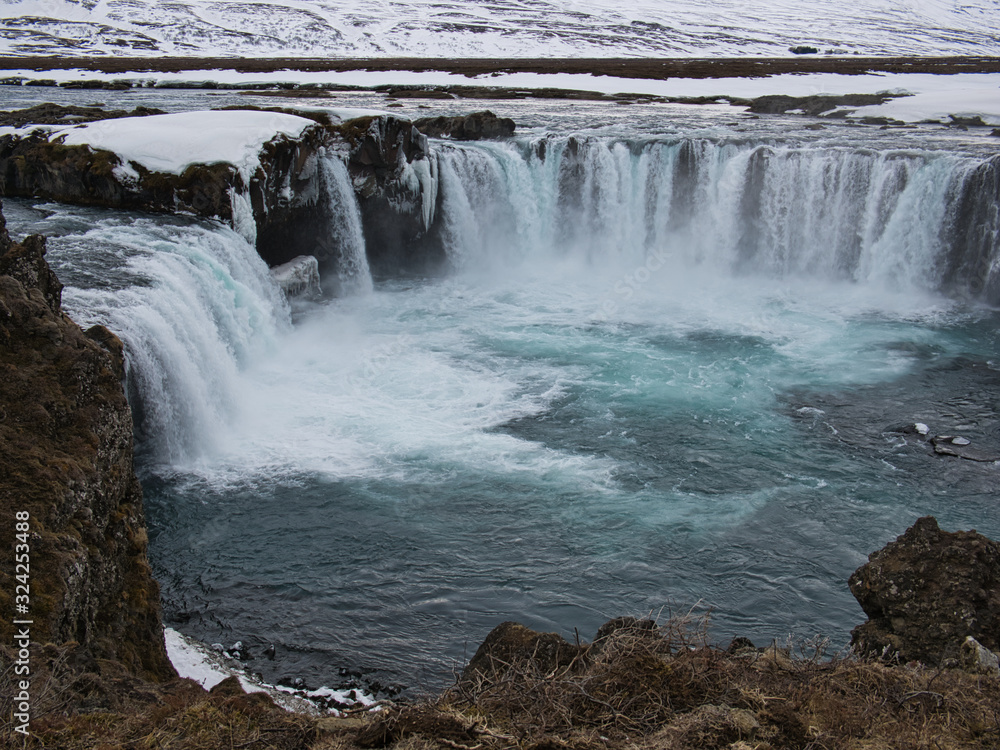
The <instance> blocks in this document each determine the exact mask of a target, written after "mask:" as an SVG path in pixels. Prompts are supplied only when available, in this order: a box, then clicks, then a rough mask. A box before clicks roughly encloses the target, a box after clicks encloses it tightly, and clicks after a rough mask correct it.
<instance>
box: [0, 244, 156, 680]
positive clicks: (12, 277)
mask: <svg viewBox="0 0 1000 750" xmlns="http://www.w3.org/2000/svg"><path fill="white" fill-rule="evenodd" d="M0 253H2V254H0V383H2V388H0V520H2V523H0V548H2V549H5V550H13V549H14V545H15V541H16V542H17V543H21V544H23V543H24V542H23V540H15V538H14V534H15V518H16V515H15V514H17V513H21V514H24V513H27V514H28V516H29V519H30V520H29V521H28V523H29V532H28V534H29V536H28V540H27V544H28V547H29V548H30V587H31V588H30V606H29V611H28V613H27V616H28V618H29V619H31V620H32V621H33V624H32V626H31V640H32V641H33V642H36V643H46V642H51V643H56V644H61V643H70V642H75V643H76V644H78V650H81V651H82V652H83V653H85V654H86V655H87V658H90V659H112V660H117V661H119V662H121V664H122V665H123V666H124V668H125V669H126V670H127V671H128V672H130V673H131V674H134V675H137V676H140V677H143V678H147V679H154V680H162V679H167V678H170V677H172V676H173V675H174V673H173V668H172V667H171V666H170V663H169V662H168V660H167V656H166V651H165V649H164V644H163V632H162V625H161V621H160V602H159V588H158V586H157V584H156V581H155V580H153V577H152V573H151V571H150V568H149V564H148V562H147V559H146V545H147V535H146V527H145V520H144V516H143V508H142V490H141V488H140V486H139V483H138V481H137V479H136V477H135V473H134V471H133V465H132V415H131V412H130V411H129V406H128V403H127V402H126V400H125V393H124V389H123V387H122V383H121V374H122V370H123V363H122V359H121V355H122V347H121V342H120V341H119V340H118V338H117V337H116V336H114V334H112V333H111V332H110V331H108V330H107V329H106V328H103V327H101V326H95V327H94V328H91V329H90V330H89V331H88V332H87V333H84V332H83V331H82V330H81V329H80V327H79V326H77V325H76V324H75V323H74V322H73V321H72V320H70V319H69V318H68V317H67V316H66V315H64V314H63V313H62V311H61V309H60V297H61V290H62V285H61V284H60V283H59V280H58V279H57V278H56V277H55V274H53V273H52V271H51V270H50V269H49V267H48V265H47V264H46V262H45V259H44V257H43V256H44V253H45V241H44V239H43V238H41V237H29V238H28V239H26V240H24V241H23V242H22V243H19V244H14V243H11V242H10V241H9V239H8V238H7V235H6V231H2V230H0ZM22 518H23V515H22ZM13 573H14V570H13V566H12V565H5V566H3V567H2V568H0V607H2V608H3V610H4V611H5V612H14V600H13V595H14V592H15V585H14V583H15V582H14V580H13V578H12V575H13ZM12 627H13V626H12V624H11V618H9V617H8V618H4V619H3V620H2V621H0V643H3V644H8V645H9V644H11V643H12V642H13V641H12V637H13V632H12Z"/></svg>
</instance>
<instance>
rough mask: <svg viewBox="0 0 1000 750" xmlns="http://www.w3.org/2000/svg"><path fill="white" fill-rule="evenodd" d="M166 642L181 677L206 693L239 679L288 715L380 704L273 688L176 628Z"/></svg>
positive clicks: (352, 693)
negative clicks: (336, 705)
mask: <svg viewBox="0 0 1000 750" xmlns="http://www.w3.org/2000/svg"><path fill="white" fill-rule="evenodd" d="M163 640H164V642H165V644H166V647H167V657H168V658H169V659H170V663H171V664H173V665H174V669H176V670H177V674H178V676H180V677H184V678H187V679H190V680H194V681H195V682H197V683H198V684H199V685H201V686H202V687H203V688H205V689H206V690H211V689H212V688H213V687H215V686H216V685H218V684H219V683H220V682H222V681H223V680H225V679H227V678H229V677H235V678H236V679H237V680H239V682H240V685H241V686H242V687H243V689H244V690H245V691H246V692H248V693H267V694H268V695H269V696H271V699H272V700H273V701H274V702H275V703H276V704H277V705H279V706H281V707H282V708H283V709H285V710H286V711H294V712H296V713H308V714H333V715H340V711H337V710H335V709H329V710H322V709H320V708H319V706H318V705H317V702H314V701H313V700H310V699H318V702H321V703H323V704H328V703H330V702H336V703H339V704H342V705H348V706H354V707H357V708H370V707H374V706H375V704H376V703H377V701H376V700H375V698H374V697H372V696H371V695H368V694H366V693H364V692H362V691H360V690H356V689H347V690H335V689H333V688H328V687H321V688H319V689H317V690H295V689H294V688H288V687H284V686H280V685H269V684H267V683H266V682H263V681H261V680H260V679H258V678H257V677H255V676H254V675H251V674H250V673H249V672H247V671H246V670H245V669H243V668H242V667H240V666H236V664H238V663H237V662H233V661H232V660H228V659H226V658H225V657H223V656H222V655H221V654H219V653H217V652H216V651H213V650H212V649H211V648H210V647H208V646H206V645H205V644H204V643H199V642H198V641H196V640H194V639H193V638H189V637H188V636H186V635H184V634H183V633H179V632H177V631H176V630H174V629H173V628H164V629H163Z"/></svg>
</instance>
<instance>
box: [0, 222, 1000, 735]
mask: <svg viewBox="0 0 1000 750" xmlns="http://www.w3.org/2000/svg"><path fill="white" fill-rule="evenodd" d="M0 215H2V214H0ZM44 252H45V243H44V239H43V238H41V237H29V238H27V239H25V240H23V241H22V242H20V243H13V242H11V241H10V239H9V238H8V237H7V233H6V231H5V230H4V229H3V222H2V219H0V374H2V377H0V384H2V388H0V460H2V462H3V467H2V472H0V547H2V548H3V549H4V550H9V551H10V552H7V553H6V559H5V560H4V562H3V565H2V566H0V608H2V611H3V617H2V618H0V635H2V641H0V736H2V737H3V742H4V743H5V746H8V747H26V748H60V749H62V750H75V749H77V748H80V749H82V748H129V749H133V748H134V749H135V750H138V749H139V748H178V749H180V748H192V749H196V750H197V749H200V748H204V749H205V750H209V749H211V750H216V749H218V748H288V749H289V750H292V749H297V748H301V749H302V750H334V749H347V748H383V747H391V748H396V749H397V750H423V749H425V748H426V750H438V749H445V748H449V749H451V750H456V749H457V750H492V749H494V748H495V749H496V750H500V749H501V748H519V749H521V750H555V749H557V748H558V749H561V748H581V749H590V748H593V750H598V749H606V750H631V749H633V748H637V749H645V748H650V749H653V748H663V749H664V750H669V749H673V748H677V749H689V750H695V749H698V750H702V749H705V748H726V749H727V750H768V749H774V748H797V749H801V750H818V749H820V748H823V749H824V750H834V749H835V748H836V749H839V748H844V749H845V750H882V749H884V748H893V749H898V750H904V748H905V749H906V750H912V749H914V748H916V749H921V750H923V749H926V750H951V749H953V748H981V749H985V748H996V747H998V746H1000V708H998V707H1000V666H998V660H997V656H996V654H995V653H993V651H992V650H991V649H995V648H997V641H998V635H1000V633H998V619H997V615H998V600H1000V596H998V591H1000V544H997V543H996V542H994V541H992V540H989V539H986V538H985V537H983V536H981V535H979V534H977V533H976V532H974V531H961V532H947V531H942V530H941V529H940V528H939V527H938V524H937V522H936V521H935V520H934V519H933V518H930V517H927V518H922V519H920V520H918V521H917V522H916V523H915V524H914V525H913V526H912V527H911V528H910V529H909V530H907V532H906V533H905V534H903V535H902V536H900V537H899V538H898V539H897V540H896V541H894V542H892V543H891V544H889V545H887V546H886V547H885V548H884V549H883V550H880V551H879V552H876V553H873V554H872V555H871V556H870V559H869V562H868V564H867V565H865V566H863V567H862V568H860V569H859V570H858V572H856V573H855V575H854V576H852V579H851V588H852V591H854V593H855V595H856V596H858V598H859V601H861V603H862V606H863V607H864V609H865V611H866V613H867V614H868V615H869V617H870V621H869V623H867V624H866V625H864V626H861V627H859V628H857V629H856V630H855V634H854V638H855V645H856V646H857V653H852V654H848V655H839V656H835V657H833V658H827V657H826V655H825V653H824V644H823V643H822V642H813V643H805V644H799V645H797V646H796V645H794V644H783V645H779V644H776V643H774V644H771V645H768V646H764V647H757V646H755V645H754V644H753V643H751V642H750V641H748V640H747V639H745V638H737V639H735V640H734V641H733V642H732V643H731V644H729V645H728V646H726V647H721V646H718V645H713V644H711V643H710V642H709V640H708V636H707V632H708V631H707V623H706V622H705V621H703V620H692V619H690V618H683V617H681V618H675V619H672V620H669V621H667V622H663V623H657V622H653V621H650V620H638V619H635V618H628V617H623V618H618V619H615V620H612V621H610V622H608V623H606V624H605V625H604V626H602V627H601V628H600V629H599V630H598V632H597V633H596V634H595V635H594V637H593V640H592V641H591V642H590V643H584V642H580V641H579V640H575V641H574V642H569V641H567V640H565V639H564V638H563V637H562V636H560V635H557V634H554V633H537V632H534V631H531V630H529V629H527V628H525V627H524V626H522V625H519V624H517V623H514V622H506V623H502V624H500V625H498V626H497V627H496V628H495V629H494V631H493V632H492V633H490V634H489V636H488V637H487V638H486V640H485V641H484V642H483V644H482V646H481V647H480V648H479V649H478V651H477V652H476V654H475V655H474V657H473V658H472V660H471V661H470V662H469V664H468V665H467V666H466V668H465V669H464V671H463V672H462V674H461V675H460V676H459V677H458V678H457V680H456V682H455V684H454V685H453V686H452V687H450V688H449V689H447V690H445V691H444V692H443V693H441V694H440V695H437V696H431V697H427V698H425V699H423V700H417V701H412V702H410V703H407V704H392V703H385V704H383V705H382V706H380V708H381V710H380V711H377V712H369V713H364V714H361V713H359V714H354V715H349V716H346V717H336V718H335V717H317V716H311V715H301V714H294V713H288V712H285V711H284V710H282V709H280V708H278V707H276V706H275V705H274V704H273V703H272V701H271V699H270V698H269V697H267V696H265V695H261V694H252V695H247V694H245V693H244V692H243V690H242V688H241V687H240V686H239V684H238V683H237V681H236V680H235V678H230V679H229V680H226V681H224V682H223V683H220V684H219V685H218V686H216V687H215V688H214V689H213V690H211V691H210V692H206V691H204V690H203V689H201V688H200V687H199V686H198V685H197V684H196V683H194V682H192V681H190V680H181V679H177V678H176V677H175V675H174V673H173V669H172V668H171V666H170V665H169V663H168V662H167V661H166V658H165V653H164V648H163V638H162V632H161V630H160V628H161V622H160V612H159V602H158V596H157V589H156V583H155V581H154V580H153V579H152V577H151V575H150V572H149V566H148V564H147V562H146V556H145V548H146V528H145V525H144V521H143V514H142V498H141V489H140V488H139V485H138V482H137V481H136V478H135V474H134V471H133V467H132V441H131V419H130V416H129V413H128V405H127V403H126V401H125V396H124V389H123V387H122V382H121V378H122V374H123V369H122V344H121V342H120V341H119V340H118V339H117V337H115V336H114V334H113V333H111V332H110V331H108V330H107V329H104V328H101V327H94V328H91V329H90V330H88V331H87V332H84V331H82V330H81V329H80V328H79V327H78V326H76V324H75V323H73V322H72V321H71V320H70V319H69V318H68V317H67V316H66V315H65V314H64V313H62V311H61V309H60V293H61V285H60V283H59V281H58V279H57V278H56V277H55V275H54V274H53V273H52V271H51V270H50V269H49V267H48V265H47V264H46V262H45V259H44ZM22 518H28V519H29V520H28V521H21V520H20V519H22ZM18 523H26V524H27V525H26V526H25V527H23V528H22V527H19V526H17V524H18ZM17 545H22V547H23V548H26V549H27V550H28V557H29V558H30V597H29V601H30V607H29V609H28V612H27V614H26V616H28V617H29V619H30V620H31V625H30V641H31V643H30V645H29V646H26V647H24V648H23V649H22V648H21V639H20V631H15V630H14V629H13V627H12V622H13V619H14V618H12V617H11V613H13V612H15V605H16V603H17V602H19V601H20V600H18V599H17V596H18V589H17V588H16V585H17V584H18V583H19V579H18V575H20V573H19V570H18V569H16V568H15V565H14V557H13V554H11V553H15V552H16V553H21V551H22V547H18V546H17ZM970 636H971V637H970ZM911 659H912V661H909V660H911ZM23 666H27V667H28V672H27V673H25V671H24V670H23V669H22V667H23ZM25 714H26V715H27V717H28V718H27V719H23V720H22V718H19V717H23V716H24V715H25ZM19 730H23V732H22V731H19Z"/></svg>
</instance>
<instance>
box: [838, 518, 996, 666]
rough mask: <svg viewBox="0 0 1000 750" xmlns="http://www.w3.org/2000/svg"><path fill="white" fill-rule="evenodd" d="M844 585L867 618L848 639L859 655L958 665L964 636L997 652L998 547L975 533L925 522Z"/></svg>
mask: <svg viewBox="0 0 1000 750" xmlns="http://www.w3.org/2000/svg"><path fill="white" fill-rule="evenodd" d="M848 583H849V585H850V588H851V593H852V594H854V597H855V598H856V599H857V600H858V602H859V603H860V604H861V608H862V609H864V611H865V614H867V615H868V618H869V619H868V622H866V623H864V624H863V625H860V626H858V627H856V628H855V629H854V630H853V631H852V632H851V643H852V645H853V646H854V648H855V649H856V650H857V651H859V652H861V653H864V654H870V655H875V656H881V655H885V656H895V657H898V658H899V659H900V660H902V661H919V662H923V663H924V664H928V665H931V666H936V665H940V664H942V663H946V662H947V663H950V661H951V660H954V659H958V657H959V651H960V648H961V647H962V644H963V643H964V642H965V640H966V638H967V637H968V636H972V637H973V638H974V639H975V640H976V641H978V642H979V643H980V644H982V646H984V647H985V648H987V649H990V650H992V651H997V650H998V649H1000V544H998V543H997V542H994V541H992V540H990V539H987V538H986V537H984V536H982V535H981V534H978V533H976V532H975V531H955V532H947V531H942V530H941V529H940V528H939V527H938V524H937V521H936V520H935V519H934V518H933V517H932V516H925V517H924V518H921V519H919V520H917V522H916V523H915V524H914V525H913V526H912V527H910V528H909V529H907V530H906V533H904V534H903V535H902V536H900V537H899V538H898V539H896V541H894V542H891V543H890V544H888V545H886V546H885V547H884V548H882V549H881V550H879V551H878V552H874V553H872V554H871V555H870V556H869V558H868V563H867V564H865V565H863V566H861V567H860V568H858V570H856V571H855V572H854V574H853V575H852V576H851V578H850V580H849V582H848Z"/></svg>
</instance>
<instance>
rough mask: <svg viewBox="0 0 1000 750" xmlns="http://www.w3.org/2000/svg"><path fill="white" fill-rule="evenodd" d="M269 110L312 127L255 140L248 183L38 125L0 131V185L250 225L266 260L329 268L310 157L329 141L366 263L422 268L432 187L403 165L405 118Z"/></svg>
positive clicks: (388, 268)
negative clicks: (76, 141)
mask: <svg viewBox="0 0 1000 750" xmlns="http://www.w3.org/2000/svg"><path fill="white" fill-rule="evenodd" d="M249 109H257V108H253V107H250V108H249ZM271 109H274V110H275V111H281V112H285V113H288V114H296V115H300V116H304V117H307V118H309V119H312V120H313V121H314V122H316V125H314V126H309V127H307V128H306V129H305V130H304V131H303V133H302V135H301V136H299V137H298V138H295V139H291V138H287V137H284V136H278V137H276V138H275V139H273V140H272V141H270V142H269V143H266V144H265V145H264V147H263V148H262V152H261V167H260V169H258V170H257V172H256V173H255V174H253V175H251V176H250V179H249V184H245V183H244V180H243V178H242V176H241V175H240V174H239V172H238V171H237V170H236V169H235V167H233V166H232V165H229V164H224V163H217V164H195V165H192V166H190V167H188V168H187V170H185V172H184V173H183V174H180V175H175V174H166V173H161V172H150V171H149V170H147V169H145V168H144V167H143V166H142V165H140V164H136V163H134V162H130V163H128V164H123V163H122V160H121V159H120V158H119V157H118V156H117V155H116V154H114V153H111V152H109V151H101V150H94V149H91V148H89V147H88V146H66V145H63V144H61V143H58V142H55V143H53V142H50V141H49V140H48V137H47V134H45V133H42V132H39V133H37V134H34V135H33V134H30V133H29V134H27V135H23V136H16V135H7V136H3V137H0V194H3V195H9V196H17V197H28V198H31V197H35V198H45V199H49V200H55V201H60V202H64V203H73V204H77V205H87V206H104V207H108V208H122V209H127V210H142V211H153V212H160V213H188V214H193V215H195V216H200V217H203V218H208V219H217V220H220V221H223V222H227V223H230V224H232V225H233V226H234V227H236V228H237V229H238V230H240V231H242V232H243V233H244V234H246V235H248V236H249V235H250V234H251V233H255V234H256V242H257V251H258V252H259V253H260V255H261V257H263V258H264V260H266V261H267V262H268V263H269V264H270V265H279V264H281V263H285V262H287V261H289V260H291V259H293V258H295V257H296V256H299V255H312V256H315V257H316V258H317V259H318V260H319V261H320V266H321V269H322V270H323V271H330V270H331V268H332V270H334V271H335V270H336V267H337V263H338V262H339V259H340V253H341V248H339V247H338V245H337V243H336V241H335V239H334V238H332V237H331V236H330V232H329V228H330V227H331V226H332V225H333V224H334V217H333V216H332V215H331V214H332V212H333V211H335V210H338V209H337V207H336V206H333V205H331V202H330V200H329V197H328V195H327V193H326V192H325V189H324V186H323V184H322V183H323V180H322V176H321V174H320V169H319V162H320V159H321V158H322V157H323V156H324V154H325V153H326V152H328V151H331V150H332V151H335V152H337V153H340V154H342V157H343V158H344V159H345V161H346V162H347V166H348V171H349V173H350V175H351V179H352V181H353V185H354V189H355V193H356V194H357V196H358V200H359V202H360V207H361V215H362V222H363V225H364V230H365V236H366V241H367V246H368V252H369V256H370V262H371V265H372V267H373V270H374V271H375V272H376V273H378V272H380V271H381V272H383V273H391V272H399V271H402V272H408V271H409V272H419V273H425V272H428V271H431V270H434V269H436V268H437V267H439V266H440V265H441V264H442V262H443V250H442V249H441V246H440V243H439V242H435V241H434V239H433V237H431V236H430V232H429V230H430V229H431V227H430V226H429V222H428V221H426V216H425V213H424V211H423V207H424V202H425V200H429V199H431V198H432V197H433V196H425V195H424V194H423V192H422V191H423V189H424V186H422V185H420V184H419V182H415V181H414V180H413V179H412V177H413V175H412V174H408V173H407V167H408V166H409V165H412V164H413V163H415V162H417V161H419V160H422V159H425V158H426V156H427V138H426V136H424V135H423V134H422V133H420V131H418V130H417V129H416V128H415V127H414V126H413V124H412V123H410V122H409V121H407V120H401V119H398V118H394V117H387V116H382V117H365V118H359V119H355V120H350V121H347V122H345V123H333V122H332V121H331V120H330V118H329V116H327V115H325V114H322V113H320V114H316V113H309V112H298V111H295V110H288V109H281V108H269V111H270V110H271ZM152 113H154V111H143V112H140V111H139V110H136V111H134V112H132V113H120V112H104V111H103V110H100V109H98V108H90V107H77V108H66V107H58V106H56V105H42V106H40V107H35V108H32V109H29V110H21V111H19V112H14V113H9V115H8V119H9V121H10V122H11V123H14V124H17V125H19V126H23V125H24V124H28V123H30V122H39V121H41V122H59V123H66V122H84V121H93V120H96V119H108V118H110V117H113V116H119V115H121V114H128V115H138V114H152ZM429 169H430V167H428V170H429ZM234 196H246V197H247V198H248V199H249V203H250V208H251V209H252V212H253V221H254V224H255V226H252V225H251V226H249V227H248V226H246V221H247V220H248V218H249V212H248V211H246V210H245V209H244V208H242V207H241V206H239V205H236V206H234V205H233V203H234ZM237 225H239V226H237Z"/></svg>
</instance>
